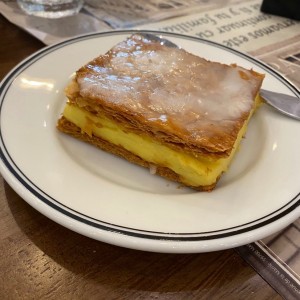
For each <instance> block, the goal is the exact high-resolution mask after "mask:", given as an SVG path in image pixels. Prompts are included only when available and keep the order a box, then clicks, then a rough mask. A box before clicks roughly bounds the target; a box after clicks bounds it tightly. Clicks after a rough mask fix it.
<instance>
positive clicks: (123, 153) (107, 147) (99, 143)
mask: <svg viewBox="0 0 300 300" xmlns="http://www.w3.org/2000/svg"><path fill="white" fill-rule="evenodd" d="M57 128H58V129H59V130H60V131H61V132H63V133H66V134H68V135H71V136H73V137H75V138H76V139H79V140H82V141H84V142H87V143H89V144H92V145H94V146H96V147H98V148H100V149H102V150H104V151H106V152H109V153H112V154H114V155H117V156H120V157H122V158H125V159H126V160H128V161H129V162H131V163H134V164H136V165H139V166H142V167H145V168H149V169H150V167H153V165H150V163H149V162H147V161H145V160H143V159H141V158H140V157H139V156H136V155H134V154H133V153H131V152H129V151H127V150H126V149H124V148H123V147H121V146H116V145H113V144H111V143H109V142H107V141H106V140H103V139H101V138H99V137H96V136H94V135H92V136H89V135H88V134H86V133H84V132H82V131H81V129H80V128H79V127H77V126H76V125H75V124H73V123H71V122H70V121H68V120H67V119H66V118H65V117H63V116H62V117H61V118H60V119H59V120H58V124H57ZM155 168H156V174H157V175H160V176H162V177H165V178H167V179H169V180H172V181H175V182H178V183H181V184H183V185H185V186H189V185H186V184H184V183H182V182H181V179H180V177H179V175H178V174H176V173H175V172H174V171H172V170H171V169H169V168H167V167H163V166H155ZM216 183H217V182H216ZM216 183H214V184H212V185H209V186H197V187H195V186H189V187H191V188H193V189H195V190H199V191H211V190H213V189H214V187H215V185H216Z"/></svg>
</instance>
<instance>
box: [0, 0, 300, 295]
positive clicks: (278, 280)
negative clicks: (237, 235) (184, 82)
mask: <svg viewBox="0 0 300 300" xmlns="http://www.w3.org/2000/svg"><path fill="white" fill-rule="evenodd" d="M261 2H262V1H261V0H248V1H238V0H237V1H235V0H223V1H221V0H220V1H218V0H214V1H213V0H212V1H210V0H185V1H183V0H176V1H175V0H149V1H138V2H137V1H134V0H126V1H125V0H124V1H122V0H118V1H117V2H116V1H110V0H102V1H96V0H87V1H86V4H85V6H84V9H83V10H82V11H81V12H80V13H79V14H78V15H77V16H74V17H68V18H64V19H56V20H48V19H42V18H36V17H30V16H26V15H25V14H24V13H23V12H22V11H21V10H20V9H19V8H18V6H17V4H16V2H15V1H3V0H2V1H0V12H1V14H2V15H3V16H5V17H6V18H7V19H8V20H9V21H11V22H12V23H14V24H16V25H17V26H19V27H21V28H23V29H24V30H26V31H28V32H29V33H30V34H32V35H33V36H35V37H37V38H38V39H40V40H41V41H43V42H44V43H45V44H52V43H55V42H58V41H61V40H64V39H67V38H70V37H73V36H76V35H79V34H84V33H90V32H100V31H107V30H114V29H120V28H134V29H150V30H160V31H167V32H175V33H180V34H185V35H191V36H196V37H200V38H204V39H208V40H212V41H215V42H218V43H221V44H223V45H226V46H228V47H231V48H235V49H237V50H240V51H244V52H247V53H249V54H251V55H253V56H255V57H257V58H259V59H261V60H262V61H264V62H266V63H267V64H269V65H270V66H271V67H273V68H274V69H276V70H277V71H279V72H280V73H281V74H283V75H285V76H286V77H287V78H288V79H289V80H290V81H291V82H293V83H294V84H295V86H296V87H298V88H300V22H298V21H295V20H291V19H287V18H282V17H278V16H273V15H269V14H263V13H261V12H260V6H261ZM116 3H117V4H118V5H116ZM237 251H238V252H239V253H240V254H241V256H242V257H243V258H244V259H245V260H246V261H247V262H249V264H251V265H252V266H253V268H255V269H256V270H257V272H258V273H259V274H260V275H261V276H262V277H263V278H265V280H266V281H268V282H269V283H270V285H272V286H273V287H274V289H276V290H277V291H278V293H280V294H281V295H283V296H284V297H285V298H286V299H300V277H299V274H300V219H298V220H297V221H296V222H294V223H293V224H291V225H290V226H288V227H287V228H285V229H284V230H283V231H281V232H280V233H277V234H275V235H272V236H270V237H268V238H266V239H263V240H262V241H258V242H256V243H253V244H249V245H246V246H243V247H239V248H237Z"/></svg>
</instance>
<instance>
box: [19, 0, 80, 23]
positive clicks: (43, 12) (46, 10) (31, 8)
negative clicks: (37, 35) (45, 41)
mask: <svg viewBox="0 0 300 300" xmlns="http://www.w3.org/2000/svg"><path fill="white" fill-rule="evenodd" d="M17 2H18V4H19V6H20V7H21V9H22V10H23V11H25V12H26V13H27V14H28V15H33V16H37V17H43V18H52V19H54V18H62V17H67V16H72V15H75V14H77V13H78V12H79V11H80V9H81V8H82V6H83V0H17Z"/></svg>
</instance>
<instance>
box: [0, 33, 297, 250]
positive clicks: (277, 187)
mask: <svg viewBox="0 0 300 300" xmlns="http://www.w3.org/2000/svg"><path fill="white" fill-rule="evenodd" d="M131 33H132V32H130V31H122V32H113V33H112V32H110V33H99V34H92V35H88V36H83V37H78V38H74V39H72V40H69V41H67V42H63V43H60V44H58V45H54V46H51V47H47V48H44V49H42V50H41V51H39V52H37V53H35V54H33V55H32V56H30V57H29V58H28V59H26V60H25V61H23V62H22V63H21V64H19V65H18V66H17V67H16V68H15V69H14V70H13V71H12V72H11V73H10V74H8V76H7V77H6V78H5V79H4V80H3V82H2V85H1V94H0V95H1V98H0V101H1V102H0V103H1V107H0V117H1V132H0V134H1V143H0V150H1V172H2V174H3V176H4V178H5V179H6V181H7V182H8V183H9V184H10V185H11V186H12V188H14V189H15V190H16V192H17V193H18V194H20V196H21V197H22V198H23V199H24V200H26V201H27V202H28V203H29V204H30V205H32V206H33V207H34V208H36V209H37V210H38V211H40V212H41V213H42V214H44V215H46V216H48V217H49V218H50V219H52V220H54V221H56V222H58V223H59V224H61V225H63V226H65V227H67V228H70V229H71V230H74V231H76V232H79V233H81V234H83V235H86V236H89V237H91V238H94V239H97V240H100V241H104V242H107V243H111V244H115V245H120V246H124V247H129V248H134V249H141V250H148V251H157V252H178V253H179V252H181V253H187V252H205V251H213V250H220V249H226V248H230V247H235V246H239V245H242V244H246V243H249V242H252V241H255V240H258V239H261V238H263V237H265V236H267V235H269V234H272V233H274V232H276V231H278V230H280V229H282V228H283V227H285V226H287V225H288V224H289V223H292V222H293V221H294V220H295V219H296V218H298V217H299V216H300V207H299V202H300V195H299V192H300V180H299V167H300V155H299V149H300V138H299V137H300V122H299V121H295V120H292V119H289V118H287V117H285V116H283V115H280V114H279V113H277V112H276V111H274V110H273V109H272V108H270V107H268V106H264V107H262V108H261V109H260V110H259V111H258V113H257V114H256V115H255V116H254V118H253V120H252V121H251V123H250V126H249V130H248V133H247V136H246V138H245V139H244V141H243V143H242V146H241V150H240V151H239V153H238V154H237V156H236V157H235V159H234V161H233V164H232V166H231V168H230V171H229V172H228V173H227V174H225V175H224V177H223V178H222V179H221V181H220V182H219V184H218V186H217V188H216V190H214V191H213V192H211V193H205V192H195V191H193V190H191V189H187V188H178V185H177V184H174V183H171V182H168V181H166V180H164V179H162V178H160V177H158V176H154V175H151V174H150V173H149V171H147V170H146V169H144V168H140V167H138V166H135V165H132V164H130V163H128V162H126V161H124V160H122V159H120V158H117V157H115V156H113V155H110V154H107V153H104V152H102V151H100V150H98V149H96V148H95V147H93V146H90V145H87V144H85V143H82V142H80V141H77V140H75V139H73V138H71V137H69V136H66V135H64V134H61V133H60V132H58V131H57V130H56V128H55V125H56V121H57V119H58V118H59V116H60V113H61V112H62V109H63V106H64V103H65V97H64V87H65V86H66V85H67V83H68V81H69V79H70V77H71V76H72V74H73V73H74V71H75V70H77V69H78V68H79V67H80V66H82V65H83V64H85V63H86V62H88V61H89V60H90V59H92V58H94V57H96V56H97V55H99V54H101V53H105V52H106V51H107V50H108V49H109V48H111V47H112V46H113V45H115V44H116V43H117V42H119V41H121V40H123V39H125V38H126V37H127V36H129V35H130V34H131ZM154 33H155V32H154ZM155 34H160V35H162V36H163V37H165V38H167V39H170V40H171V41H173V42H174V43H176V44H178V45H180V46H181V47H183V48H185V49H186V50H188V51H190V52H192V53H195V54H197V55H199V56H203V57H205V58H207V59H211V60H215V61H220V62H223V63H237V64H239V65H242V66H245V67H246V68H253V69H255V70H256V71H259V72H263V73H265V74H266V79H265V81H264V84H263V87H264V88H266V89H270V90H273V91H278V92H282V93H287V94H294V95H297V96H298V97H299V92H298V91H297V90H296V89H295V88H294V87H293V86H292V85H291V84H290V83H289V82H287V80H285V79H284V78H283V77H281V76H280V75H278V74H276V73H275V72H274V71H272V70H271V69H270V68H269V67H267V66H266V65H264V64H262V63H261V62H259V61H257V60H255V59H253V58H250V57H249V56H246V55H245V54H242V53H239V52H237V51H235V50H232V49H229V48H226V47H224V46H221V45H218V44H216V43H213V42H209V41H205V40H200V39H197V38H193V37H186V36H182V35H177V34H169V33H157V32H156V33H155Z"/></svg>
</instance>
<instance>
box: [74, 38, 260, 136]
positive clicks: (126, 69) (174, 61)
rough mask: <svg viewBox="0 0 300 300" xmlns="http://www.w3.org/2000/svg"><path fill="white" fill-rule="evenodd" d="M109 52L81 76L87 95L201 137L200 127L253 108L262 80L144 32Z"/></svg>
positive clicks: (237, 68) (233, 118) (229, 119)
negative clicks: (161, 42) (145, 35)
mask: <svg viewBox="0 0 300 300" xmlns="http://www.w3.org/2000/svg"><path fill="white" fill-rule="evenodd" d="M141 41H142V42H141ZM109 55H110V58H111V59H110V60H107V61H108V62H107V63H105V64H104V65H98V64H97V61H94V62H92V63H90V64H89V65H87V68H88V69H90V72H89V73H85V74H84V76H82V77H81V76H80V74H79V75H78V77H77V81H78V84H79V86H80V93H81V95H82V96H84V97H95V98H101V99H104V100H105V101H106V102H110V103H112V104H118V105H120V106H121V107H123V108H124V109H126V108H127V109H128V110H130V111H131V112H134V113H137V114H143V115H144V117H145V118H146V119H147V120H148V121H149V122H151V121H160V122H162V123H164V122H167V121H171V122H172V123H173V124H177V125H179V126H180V128H185V129H186V130H187V131H189V132H190V133H191V134H192V135H195V136H194V138H196V139H197V136H198V134H196V133H195V130H196V131H197V128H201V125H203V124H206V125H208V124H215V125H219V124H220V122H223V124H222V125H223V126H224V124H225V127H226V126H227V125H226V124H230V122H232V121H234V120H235V119H237V118H240V117H241V115H242V114H243V113H245V112H249V111H250V110H251V108H252V106H253V96H254V94H255V93H256V92H257V89H258V87H259V85H260V83H261V78H258V77H257V76H255V75H253V73H252V72H251V71H248V70H245V69H243V68H240V67H231V66H227V65H222V64H219V63H213V62H208V61H206V60H205V59H202V58H200V57H196V56H194V55H192V54H190V53H187V52H186V51H184V50H182V49H179V48H170V47H166V46H161V45H159V44H158V43H154V42H153V41H151V40H147V39H146V38H142V37H140V36H139V35H135V36H133V37H131V38H130V39H128V40H127V41H125V42H122V43H120V44H118V45H117V46H115V47H114V48H113V49H112V51H111V52H110V53H109ZM241 72H243V74H242V76H241Z"/></svg>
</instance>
